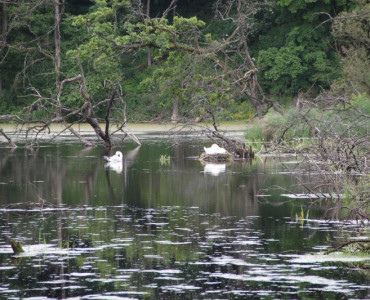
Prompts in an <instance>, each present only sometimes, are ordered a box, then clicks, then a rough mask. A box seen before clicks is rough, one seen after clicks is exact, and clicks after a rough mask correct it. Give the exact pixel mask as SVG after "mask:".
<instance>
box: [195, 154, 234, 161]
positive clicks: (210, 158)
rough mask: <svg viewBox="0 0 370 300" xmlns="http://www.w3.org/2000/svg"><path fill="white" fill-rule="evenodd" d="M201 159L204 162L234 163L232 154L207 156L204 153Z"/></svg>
mask: <svg viewBox="0 0 370 300" xmlns="http://www.w3.org/2000/svg"><path fill="white" fill-rule="evenodd" d="M199 159H200V160H202V161H207V162H225V161H232V160H233V156H232V154H231V153H229V152H227V153H222V154H221V153H220V154H207V153H205V152H203V153H202V154H201V155H200V156H199Z"/></svg>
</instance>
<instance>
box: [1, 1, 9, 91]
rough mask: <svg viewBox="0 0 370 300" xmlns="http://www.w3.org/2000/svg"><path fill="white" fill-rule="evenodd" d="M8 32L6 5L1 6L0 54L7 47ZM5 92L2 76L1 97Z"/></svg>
mask: <svg viewBox="0 0 370 300" xmlns="http://www.w3.org/2000/svg"><path fill="white" fill-rule="evenodd" d="M7 31H8V15H7V13H6V3H3V5H2V6H1V29H0V52H1V51H2V49H3V48H5V47H6V32H7ZM2 92H3V79H2V78H1V76H0V95H1V94H2Z"/></svg>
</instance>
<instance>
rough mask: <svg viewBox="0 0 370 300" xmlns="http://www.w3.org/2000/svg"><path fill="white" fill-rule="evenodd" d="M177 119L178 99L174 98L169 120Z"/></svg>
mask: <svg viewBox="0 0 370 300" xmlns="http://www.w3.org/2000/svg"><path fill="white" fill-rule="evenodd" d="M178 121H179V99H176V100H175V102H174V103H173V106H172V117H171V122H172V123H174V124H175V123H177V122H178Z"/></svg>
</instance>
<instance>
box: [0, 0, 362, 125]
mask: <svg viewBox="0 0 370 300" xmlns="http://www.w3.org/2000/svg"><path fill="white" fill-rule="evenodd" d="M142 3H143V4H144V6H143V11H144V12H145V9H146V7H145V5H146V1H143V2H142ZM170 3H171V1H170V0H152V1H151V9H150V16H151V17H152V18H155V19H153V20H154V21H153V23H152V24H149V23H148V22H147V21H145V19H144V18H143V17H142V16H140V15H139V14H137V13H134V11H133V10H134V9H135V8H136V7H135V5H134V4H133V2H131V1H129V0H111V1H106V0H83V1H76V0H66V1H65V7H64V14H63V19H62V23H61V33H62V45H61V46H62V73H61V80H63V79H64V78H69V77H73V76H76V75H77V74H79V73H81V71H82V70H83V72H84V75H85V78H86V85H87V90H88V92H89V94H90V96H91V97H92V99H94V101H96V102H98V101H102V100H104V99H106V98H107V94H109V89H108V88H107V85H106V83H107V81H111V82H115V83H117V82H120V84H121V88H122V91H124V92H125V100H126V102H127V104H128V107H127V109H128V113H130V115H131V116H132V117H133V118H134V119H136V120H143V119H145V120H148V119H153V118H156V117H158V116H163V117H165V118H169V117H170V116H171V113H172V106H173V104H174V101H179V108H180V111H181V114H183V115H186V116H189V117H190V116H191V117H197V116H200V115H201V114H204V113H205V110H208V109H209V110H211V111H212V112H213V113H216V114H218V116H220V117H222V118H223V119H231V120H233V119H240V118H248V117H251V116H252V115H253V109H252V107H250V104H249V103H248V102H246V99H245V98H243V97H242V96H232V95H233V93H232V81H231V80H230V79H229V78H227V79H228V80H230V82H229V81H228V80H225V78H223V79H222V80H219V77H218V76H219V75H220V74H219V70H218V68H217V67H216V66H215V64H214V61H212V60H207V59H204V58H203V59H202V60H200V59H199V60H197V59H195V56H192V55H191V54H190V53H186V51H185V52H184V51H182V52H181V51H178V52H173V49H172V48H173V44H172V38H173V32H176V34H177V38H178V40H179V41H181V43H182V44H181V47H183V48H184V49H186V47H193V48H194V47H202V46H204V45H205V44H207V45H212V43H214V44H215V45H216V44H217V43H219V42H220V41H223V40H225V39H227V38H228V36H230V34H232V32H233V30H234V29H235V24H234V23H232V22H230V20H226V21H222V20H220V19H217V18H214V13H215V11H214V8H215V3H216V1H206V0H201V1H195V0H186V1H179V2H178V4H177V7H176V11H175V13H174V11H170V13H169V14H168V18H167V19H161V18H160V17H161V16H162V14H163V12H164V11H165V9H166V8H167V7H168V5H169V4H170ZM2 5H3V4H0V7H2ZM361 5H362V7H364V6H365V4H364V3H362V2H361V1H355V2H349V3H348V1H344V0H341V1H330V0H298V1H296V0H294V1H293V0H279V1H270V2H269V3H267V4H266V3H265V4H264V5H263V6H262V4H261V6H260V7H259V9H258V11H257V13H256V14H254V15H253V17H254V18H253V19H252V18H251V19H250V20H248V22H251V24H253V26H250V27H251V32H252V34H251V35H250V36H249V37H248V44H249V47H250V49H251V54H253V55H252V56H253V57H254V58H255V63H256V66H257V68H258V71H259V73H258V78H259V81H260V83H261V85H262V87H263V89H264V90H265V93H266V94H267V95H268V96H269V97H273V98H276V99H286V98H295V97H296V95H297V93H298V91H300V90H301V91H303V92H305V93H306V94H311V95H313V96H314V95H316V94H317V93H318V92H319V91H321V90H322V89H327V88H329V87H330V86H333V82H336V87H338V90H347V91H348V80H347V81H346V79H345V78H348V77H351V78H352V79H351V80H352V81H353V80H355V81H356V82H358V83H359V84H358V85H357V86H356V89H357V90H359V91H360V92H361V93H365V94H366V93H367V92H368V90H369V89H368V80H367V75H366V74H367V73H366V72H365V73H364V72H362V71H361V66H364V65H366V64H368V53H366V50H364V49H366V47H364V48H361V47H358V48H355V47H354V44H355V43H352V44H351V43H349V42H343V41H345V37H346V36H348V35H346V34H347V32H345V30H347V31H350V32H351V31H354V30H352V29H353V28H356V26H357V27H358V25H356V24H357V23H356V22H352V23H350V22H348V23H346V24H344V25H343V26H342V27H341V24H337V26H336V27H335V30H334V31H333V30H332V22H326V21H327V20H328V18H329V14H330V15H331V16H333V17H334V16H336V15H338V14H340V13H346V12H347V11H348V12H349V11H352V9H353V7H355V8H356V7H361ZM365 8H366V7H364V9H365ZM53 9H54V7H53V5H52V4H51V3H50V2H49V1H46V0H45V1H36V0H32V1H28V2H24V1H14V3H13V4H12V5H10V4H9V5H7V6H6V13H7V21H8V31H7V33H6V34H5V35H4V34H3V35H2V38H3V39H5V40H6V45H5V46H4V47H2V48H1V49H0V78H1V83H2V88H3V89H2V91H1V94H0V114H8V113H15V112H17V111H20V110H22V108H24V107H25V106H27V105H29V104H30V103H32V102H33V101H34V100H35V98H34V97H31V96H30V94H31V93H34V90H31V89H30V88H31V87H32V88H35V89H37V91H38V92H39V93H40V94H41V95H43V96H45V97H50V98H53V97H54V98H55V95H56V93H57V90H56V84H55V79H56V75H55V69H54V64H53V56H54V54H55V53H54V51H55V50H54V21H55V20H54V10H53ZM194 16H196V17H194ZM156 22H157V23H156ZM156 26H157V28H155V27H156ZM0 27H1V26H0ZM158 27H161V28H162V29H163V30H159V29H158ZM338 28H344V29H343V30H344V31H342V32H340V30H339V29H338ZM332 33H333V34H332ZM334 37H335V38H337V40H338V41H340V42H341V43H342V44H341V45H342V47H341V48H340V49H339V50H340V51H339V53H340V54H342V55H345V56H346V58H347V59H346V60H345V61H344V64H345V66H346V69H345V73H343V72H342V62H341V61H340V59H339V56H338V51H337V50H338V49H336V44H335V40H334ZM350 40H351V39H350ZM131 44H134V45H138V47H137V48H135V49H131V50H129V49H128V48H125V47H127V45H131ZM139 45H142V47H140V46H139ZM147 47H149V48H151V55H152V58H153V65H152V66H151V67H149V68H148V67H147V66H146V63H147ZM171 51H172V52H171ZM351 53H352V54H353V55H351ZM220 57H221V58H222V56H220ZM234 59H235V61H236V65H237V64H238V63H242V61H239V60H240V57H235V58H234ZM356 76H357V77H356ZM338 78H340V80H338ZM356 78H357V79H356ZM234 81H235V80H234ZM184 82H185V83H186V84H184ZM346 82H347V83H346ZM211 87H212V88H211ZM61 100H62V103H63V105H66V106H68V107H71V108H77V107H80V105H81V103H82V101H83V99H82V98H81V95H80V93H79V89H78V85H76V84H70V85H66V86H65V87H64V89H63V95H62V99H61ZM280 101H281V100H280ZM96 113H97V114H98V116H101V117H102V116H104V111H97V112H96Z"/></svg>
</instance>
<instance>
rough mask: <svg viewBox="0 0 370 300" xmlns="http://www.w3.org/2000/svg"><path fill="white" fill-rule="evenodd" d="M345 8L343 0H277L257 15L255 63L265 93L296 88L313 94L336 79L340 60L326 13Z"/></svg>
mask: <svg viewBox="0 0 370 300" xmlns="http://www.w3.org/2000/svg"><path fill="white" fill-rule="evenodd" d="M346 8H347V2H346V1H329V0H298V1H292V0H280V1H277V3H276V4H275V5H273V6H270V7H268V9H265V10H264V11H263V12H262V13H261V14H260V15H259V18H260V19H261V20H263V21H264V22H265V24H266V23H267V24H268V26H266V25H265V26H264V27H263V28H261V27H260V28H259V32H258V33H259V37H258V45H257V46H256V47H255V49H257V51H258V65H259V67H260V71H261V83H262V85H263V86H264V87H265V88H266V89H267V90H268V92H269V93H271V94H275V95H278V96H283V95H288V96H293V95H296V94H297V93H298V91H299V90H303V91H306V92H310V93H311V94H316V93H317V92H318V91H319V90H320V89H322V88H329V86H330V84H331V82H332V81H333V80H334V79H335V78H338V76H339V72H338V70H339V69H340V61H339V58H338V56H337V55H336V51H335V43H334V40H333V37H332V36H331V34H330V28H331V24H330V23H329V22H325V21H326V20H327V16H326V14H335V13H339V12H340V11H342V10H344V9H346Z"/></svg>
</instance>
